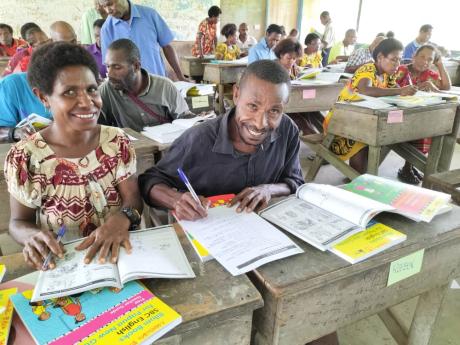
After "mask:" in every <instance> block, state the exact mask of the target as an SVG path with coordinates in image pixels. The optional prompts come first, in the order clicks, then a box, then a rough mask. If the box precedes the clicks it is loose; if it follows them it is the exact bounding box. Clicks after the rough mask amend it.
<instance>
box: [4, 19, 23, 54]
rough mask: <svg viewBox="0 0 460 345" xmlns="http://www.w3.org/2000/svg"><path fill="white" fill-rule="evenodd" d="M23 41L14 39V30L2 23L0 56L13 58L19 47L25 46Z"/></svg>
mask: <svg viewBox="0 0 460 345" xmlns="http://www.w3.org/2000/svg"><path fill="white" fill-rule="evenodd" d="M25 44H26V42H25V41H23V40H22V39H17V38H13V28H12V27H11V26H9V25H7V24H2V23H0V56H13V55H14V54H15V53H16V49H18V47H20V46H23V45H25Z"/></svg>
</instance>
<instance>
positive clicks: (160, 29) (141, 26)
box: [101, 1, 174, 76]
mask: <svg viewBox="0 0 460 345" xmlns="http://www.w3.org/2000/svg"><path fill="white" fill-rule="evenodd" d="M128 2H129V6H130V14H131V16H130V18H129V20H123V19H119V18H115V17H112V16H108V17H107V20H106V21H105V23H104V25H103V26H102V31H101V42H102V43H101V44H102V58H103V60H104V61H105V54H106V52H107V48H108V47H109V46H110V44H111V43H112V42H113V41H115V40H118V39H120V38H128V39H130V40H131V41H133V42H134V43H135V44H136V45H137V47H138V48H139V51H140V53H141V64H142V67H143V68H145V69H146V70H147V71H148V72H149V73H151V74H156V75H161V76H166V70H165V65H164V62H163V59H162V58H161V54H160V48H163V47H164V46H167V45H168V44H169V43H171V41H172V40H173V39H174V36H173V34H172V32H171V30H170V29H169V27H168V25H167V24H166V22H165V21H164V19H163V18H162V17H161V16H160V15H159V14H158V12H157V11H155V10H154V9H153V8H150V7H147V6H141V5H135V4H133V3H132V2H131V1H128Z"/></svg>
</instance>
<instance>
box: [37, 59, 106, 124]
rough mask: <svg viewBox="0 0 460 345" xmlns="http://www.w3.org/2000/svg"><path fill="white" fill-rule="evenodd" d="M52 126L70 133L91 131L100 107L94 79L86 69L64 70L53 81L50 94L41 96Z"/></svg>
mask: <svg viewBox="0 0 460 345" xmlns="http://www.w3.org/2000/svg"><path fill="white" fill-rule="evenodd" d="M44 102H45V106H47V107H49V108H50V110H51V113H52V114H53V118H54V121H55V123H56V124H57V125H58V126H59V127H60V128H65V129H72V130H74V131H87V130H92V129H93V128H94V127H95V126H96V125H97V119H98V118H99V114H100V111H101V107H102V99H101V96H100V94H99V90H98V88H97V81H96V78H95V76H94V74H93V72H91V70H90V69H89V68H88V67H86V66H67V67H64V68H63V69H61V70H60V71H59V72H58V74H57V76H56V79H55V81H54V85H53V92H52V93H51V94H50V95H46V96H44Z"/></svg>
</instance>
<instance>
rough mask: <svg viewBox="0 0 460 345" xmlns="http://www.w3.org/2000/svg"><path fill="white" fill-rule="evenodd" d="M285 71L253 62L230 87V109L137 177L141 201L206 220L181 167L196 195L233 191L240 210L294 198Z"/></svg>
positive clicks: (296, 175) (294, 142)
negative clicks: (279, 198)
mask: <svg viewBox="0 0 460 345" xmlns="http://www.w3.org/2000/svg"><path fill="white" fill-rule="evenodd" d="M289 88H290V79H289V75H288V73H287V72H286V71H285V70H284V68H283V67H281V65H279V64H278V63H276V62H275V61H268V60H262V61H256V62H254V63H252V64H250V65H249V66H248V68H247V69H246V70H245V72H244V73H243V75H242V77H241V80H240V83H239V85H235V86H234V89H233V100H234V102H235V108H233V109H231V110H230V111H229V112H228V113H227V114H225V115H224V116H221V117H219V118H216V119H213V120H210V121H207V122H205V123H204V124H201V125H199V126H195V127H192V128H190V129H189V130H188V131H186V132H185V133H184V134H183V135H182V136H181V137H179V138H178V139H176V141H175V142H174V143H173V145H172V146H171V148H170V149H169V151H168V152H167V153H166V155H165V156H164V157H163V158H162V159H161V160H160V162H159V163H158V165H156V166H154V167H153V168H151V169H149V170H147V171H146V172H145V173H144V174H142V175H141V176H140V177H139V184H140V189H141V193H142V195H143V197H144V200H145V201H146V202H147V203H148V204H149V205H152V206H156V207H164V208H168V209H170V210H174V212H175V214H176V216H177V217H178V218H179V219H188V220H195V219H198V218H202V217H205V216H206V206H207V205H208V201H207V200H206V199H205V198H203V197H201V201H202V204H201V205H198V204H197V203H196V202H195V201H194V199H193V197H192V196H191V194H190V193H188V192H185V191H186V190H187V189H186V187H185V185H184V184H183V183H182V182H181V180H180V178H179V176H178V174H177V172H176V170H177V168H183V169H184V171H185V173H186V174H187V176H188V178H189V179H190V181H191V183H192V184H193V187H194V189H195V191H196V192H197V194H199V195H204V196H212V195H218V194H228V193H235V194H237V196H236V197H235V199H234V201H235V203H239V206H238V210H239V211H240V212H242V211H247V212H250V211H253V210H258V209H260V208H262V207H265V206H266V205H267V203H268V202H269V200H270V199H271V198H272V197H275V196H284V195H289V194H292V193H294V192H295V191H296V189H297V187H298V186H300V185H301V184H302V183H303V178H302V174H301V169H300V163H299V147H300V141H299V130H298V129H297V127H296V126H295V124H294V123H293V122H292V120H291V119H289V117H287V115H285V114H284V113H283V110H284V107H285V105H286V103H287V102H288V98H289Z"/></svg>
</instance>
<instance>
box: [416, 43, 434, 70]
mask: <svg viewBox="0 0 460 345" xmlns="http://www.w3.org/2000/svg"><path fill="white" fill-rule="evenodd" d="M435 55H436V54H435V52H434V50H432V49H428V48H423V49H422V50H421V51H420V52H419V53H418V54H417V55H414V57H413V58H412V66H413V67H414V69H415V70H416V71H418V72H424V71H426V70H428V69H429V68H430V67H431V64H432V63H433V61H434V59H435Z"/></svg>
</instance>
